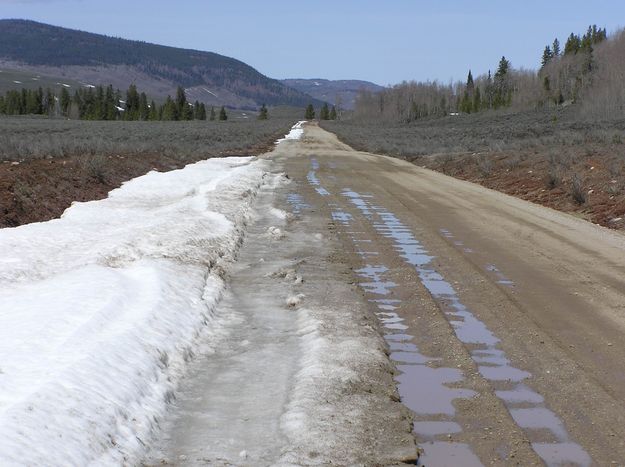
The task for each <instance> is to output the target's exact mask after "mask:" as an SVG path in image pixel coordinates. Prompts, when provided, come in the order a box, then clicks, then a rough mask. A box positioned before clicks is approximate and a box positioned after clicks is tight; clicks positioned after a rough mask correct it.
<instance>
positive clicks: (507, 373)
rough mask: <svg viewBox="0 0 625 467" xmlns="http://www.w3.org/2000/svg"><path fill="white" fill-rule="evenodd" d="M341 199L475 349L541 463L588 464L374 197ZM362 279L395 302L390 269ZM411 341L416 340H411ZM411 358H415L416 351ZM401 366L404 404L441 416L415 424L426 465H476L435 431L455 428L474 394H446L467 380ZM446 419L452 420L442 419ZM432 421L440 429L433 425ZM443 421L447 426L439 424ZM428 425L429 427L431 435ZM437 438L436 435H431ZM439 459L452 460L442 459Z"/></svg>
mask: <svg viewBox="0 0 625 467" xmlns="http://www.w3.org/2000/svg"><path fill="white" fill-rule="evenodd" d="M342 194H343V195H344V196H345V197H346V198H348V199H349V201H350V202H351V203H352V204H353V205H354V206H355V207H356V208H357V209H358V210H359V211H360V212H361V213H362V215H363V216H364V218H365V219H367V220H368V221H370V222H371V223H372V225H373V227H374V229H375V230H376V231H377V232H378V233H379V234H380V235H381V236H383V237H386V238H389V239H391V240H392V241H393V244H394V248H395V250H396V251H397V253H398V254H399V256H400V257H401V258H403V260H404V261H405V262H406V263H408V264H410V265H411V266H413V267H414V268H415V270H416V272H417V274H418V276H419V279H420V281H421V283H422V284H423V286H424V287H425V288H426V289H427V290H428V292H429V293H430V295H431V296H432V297H433V298H434V300H436V302H437V303H438V305H439V306H440V308H441V309H442V311H443V312H444V313H445V315H446V316H447V318H448V320H449V322H450V324H451V325H452V327H453V329H454V332H455V334H456V337H457V338H458V339H459V340H460V341H461V342H462V343H464V344H466V345H467V347H468V348H469V349H470V350H471V356H472V359H473V360H474V362H475V363H476V364H477V365H478V370H479V372H480V374H481V375H482V376H483V377H484V378H485V379H486V380H488V381H489V382H490V383H491V385H492V386H493V388H494V389H495V390H496V394H497V396H498V397H499V398H500V399H501V400H502V401H503V403H504V404H505V405H506V407H507V408H508V410H509V411H510V414H511V416H512V418H513V419H514V421H515V422H516V423H517V425H518V426H519V427H521V428H522V429H523V430H524V432H525V433H526V435H527V436H528V438H529V439H530V441H531V442H532V446H533V448H534V451H535V452H536V453H537V454H538V455H539V456H540V457H541V458H542V459H543V461H544V462H545V463H546V464H547V465H548V466H557V465H563V464H566V465H577V466H587V465H590V464H591V459H590V456H589V455H588V453H586V451H584V450H583V448H582V447H581V446H579V445H578V444H576V443H574V442H573V441H572V440H571V439H570V437H569V435H568V433H567V431H566V429H565V428H564V424H563V423H562V421H561V420H560V419H559V418H558V416H557V415H556V414H555V413H554V412H552V411H551V410H549V409H548V408H547V407H546V406H545V404H544V399H543V397H542V396H541V395H540V394H538V393H536V392H535V391H533V390H532V389H531V388H529V387H528V386H527V385H525V384H524V381H526V380H528V379H529V378H531V376H532V375H531V374H530V373H528V372H527V371H524V370H522V369H519V368H515V367H513V366H512V365H511V364H510V361H509V360H508V358H507V357H506V355H505V352H504V351H503V350H501V349H500V348H499V339H498V338H497V337H496V336H495V335H494V334H493V333H492V332H491V331H490V330H489V329H488V327H487V326H486V325H485V324H484V323H483V322H482V321H480V320H479V319H478V318H477V317H476V316H475V315H474V314H473V313H472V312H471V311H470V310H469V309H467V307H465V306H464V305H463V304H462V303H461V302H460V299H459V297H458V295H457V293H456V291H455V289H454V287H453V285H452V284H451V283H449V282H448V281H446V280H445V278H444V277H443V276H442V275H441V274H440V273H439V272H438V271H437V270H436V269H435V267H434V262H433V260H434V257H433V256H431V255H429V254H428V251H427V250H426V249H425V248H424V247H423V246H422V244H421V243H420V242H419V241H418V240H417V239H416V238H415V236H414V235H413V233H412V231H411V230H410V229H409V228H408V227H406V226H405V225H404V224H403V223H402V222H401V221H400V220H399V219H398V218H397V217H396V216H395V215H394V214H393V213H392V212H390V211H388V210H386V209H384V208H382V207H380V206H376V205H374V204H372V197H371V196H370V195H360V194H359V193H357V192H354V191H352V190H350V189H345V190H343V191H342ZM351 220H352V219H351V218H350V220H349V221H347V223H348V224H349V222H350V221H351ZM441 233H442V234H443V236H445V237H446V238H448V239H453V235H452V234H451V233H450V232H449V231H447V230H442V231H441ZM459 243H460V244H456V246H458V247H462V248H464V244H463V243H462V242H459ZM487 268H490V269H487V270H488V271H489V272H491V273H493V274H495V275H496V277H498V280H499V283H501V284H502V285H509V284H508V283H507V282H508V281H507V279H506V278H505V276H503V274H502V273H501V272H500V271H499V270H498V269H497V268H495V267H494V266H493V265H488V266H487ZM357 272H358V273H359V274H361V275H362V277H366V278H367V279H368V280H367V282H366V283H364V285H363V288H364V289H365V290H367V291H369V292H370V293H372V294H379V295H384V296H388V295H391V294H392V287H395V286H396V285H397V284H394V283H392V282H390V281H387V280H385V279H384V277H383V275H384V274H385V273H386V272H388V269H387V268H386V267H385V266H383V265H368V266H367V267H366V268H363V269H362V270H361V271H357ZM509 282H510V283H511V281H509ZM512 285H513V284H512ZM380 313H384V315H381V314H378V316H379V317H380V319H381V320H382V323H383V324H384V326H385V327H387V329H393V328H390V327H389V326H395V325H397V324H398V323H401V321H402V320H401V318H399V319H396V318H398V317H399V316H398V315H397V314H396V313H395V314H389V310H388V309H387V308H385V309H380ZM385 320H387V321H385ZM388 320H391V321H388ZM403 335H406V334H403ZM391 336H392V334H391ZM388 337H389V336H387V340H388V341H389V343H390V344H397V343H398V342H402V340H396V339H394V338H392V339H391V340H389V339H388ZM410 337H411V339H410V340H412V336H410ZM408 352H411V351H408ZM413 352H414V353H416V354H418V351H417V350H414V351H413ZM400 357H404V358H405V355H404V353H403V352H402V353H400ZM420 359H426V360H427V357H425V356H423V355H421V354H418V357H415V360H417V361H420ZM396 363H397V367H398V369H399V370H400V371H401V372H402V373H401V375H400V376H399V377H398V378H397V380H398V385H399V386H398V387H399V392H400V395H401V397H402V401H403V402H404V403H405V404H406V405H407V406H408V407H409V408H411V409H412V410H413V411H414V412H415V413H416V414H417V415H418V416H419V417H420V416H422V415H424V414H429V415H435V416H436V417H437V418H436V420H419V421H418V422H417V423H418V424H417V423H415V432H416V433H417V434H419V435H420V436H421V437H423V438H425V439H427V437H428V436H430V437H431V440H432V441H433V442H432V443H429V444H426V445H425V446H424V447H425V452H426V457H425V458H424V461H425V459H427V462H430V463H431V464H432V465H446V464H444V462H447V463H448V464H449V465H454V464H450V456H452V457H453V456H456V455H457V456H463V457H456V462H458V464H457V465H473V464H471V461H469V460H468V459H472V458H475V456H474V455H473V453H472V452H471V450H470V449H469V447H468V446H466V445H463V444H462V443H448V442H437V441H436V436H439V435H440V434H451V433H450V432H446V433H439V432H438V431H437V430H438V429H440V430H445V429H446V428H454V429H456V428H457V426H456V425H453V423H454V422H453V414H454V407H453V400H454V399H457V398H467V397H471V396H472V395H474V393H473V392H472V391H469V390H465V389H457V388H450V387H449V385H451V384H456V383H459V382H461V381H462V379H463V377H462V373H461V372H460V371H459V370H457V369H453V368H436V367H434V365H433V360H430V361H427V362H426V363H425V364H419V363H417V364H411V365H407V364H404V362H402V361H401V360H396ZM441 416H445V417H447V419H441V418H440V417H441ZM432 422H436V423H435V424H434V425H428V423H432ZM440 422H445V423H443V424H442V425H441V424H440ZM428 426H430V430H429V433H430V434H429V435H428ZM417 430H420V431H417ZM432 432H436V433H437V434H436V435H432V434H431V433H432ZM455 432H456V433H457V431H455ZM467 450H468V452H466V451H467ZM438 456H447V457H440V458H439V457H438ZM464 456H467V457H466V458H465V457H464ZM471 456H473V457H471ZM435 459H436V460H435ZM460 459H461V460H460ZM475 460H476V461H477V462H478V464H476V465H481V464H479V461H478V460H477V458H475Z"/></svg>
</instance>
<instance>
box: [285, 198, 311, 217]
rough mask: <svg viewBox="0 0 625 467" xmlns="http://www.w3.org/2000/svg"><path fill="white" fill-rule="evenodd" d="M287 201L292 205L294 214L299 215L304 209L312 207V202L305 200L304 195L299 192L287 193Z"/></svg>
mask: <svg viewBox="0 0 625 467" xmlns="http://www.w3.org/2000/svg"><path fill="white" fill-rule="evenodd" d="M286 201H287V203H289V204H290V205H291V209H293V214H296V215H299V214H301V213H302V211H303V210H304V209H310V208H311V206H310V204H308V203H306V202H305V201H304V197H303V196H302V195H300V194H299V193H289V194H288V195H286Z"/></svg>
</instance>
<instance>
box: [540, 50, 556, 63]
mask: <svg viewBox="0 0 625 467" xmlns="http://www.w3.org/2000/svg"><path fill="white" fill-rule="evenodd" d="M553 56H554V54H553V52H552V50H551V47H549V46H546V47H545V50H544V51H543V58H542V59H541V61H540V63H541V68H544V67H545V65H547V63H549V62H550V61H551V59H552V58H553Z"/></svg>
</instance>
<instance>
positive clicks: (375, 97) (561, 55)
mask: <svg viewBox="0 0 625 467" xmlns="http://www.w3.org/2000/svg"><path fill="white" fill-rule="evenodd" d="M624 56H625V34H623V33H622V32H621V33H619V34H617V35H615V36H614V37H611V38H610V39H608V35H607V31H606V30H605V29H601V28H598V27H597V26H596V25H593V26H589V27H588V29H587V31H586V33H584V34H582V35H578V34H571V35H570V36H569V37H568V38H567V40H566V42H565V45H564V49H562V48H561V46H560V42H559V40H558V39H557V38H556V39H555V40H554V41H553V42H552V43H551V44H549V45H547V46H546V47H545V49H544V50H543V53H542V57H541V66H540V69H539V70H537V71H534V70H524V69H515V68H513V66H512V63H511V62H510V61H509V60H508V59H507V58H506V57H505V56H504V57H502V58H501V60H500V61H499V64H498V66H497V68H496V71H495V73H494V74H493V73H492V72H491V71H490V70H489V71H488V73H485V74H483V75H480V76H477V77H474V75H473V73H472V71H471V70H469V73H468V76H467V80H466V82H457V83H452V84H448V85H444V84H440V83H438V82H436V81H434V82H403V83H401V84H398V85H396V86H393V87H391V88H388V89H386V90H384V91H382V92H381V93H371V92H361V93H360V94H359V96H358V98H357V101H356V107H355V111H354V116H355V117H356V118H364V119H380V120H388V121H398V122H411V121H414V120H418V119H422V118H427V117H436V116H445V115H450V114H456V113H465V114H471V113H476V112H482V111H485V110H490V109H500V108H514V109H519V110H520V109H531V108H544V107H554V106H560V105H567V104H572V103H581V104H582V105H580V106H578V108H579V110H580V112H583V113H587V114H588V113H593V112H598V111H599V112H601V113H603V115H604V116H606V117H609V116H616V115H622V112H623V110H625V60H624V59H623V57H624ZM598 101H601V103H602V105H598Z"/></svg>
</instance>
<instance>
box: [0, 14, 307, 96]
mask: <svg viewBox="0 0 625 467" xmlns="http://www.w3.org/2000/svg"><path fill="white" fill-rule="evenodd" d="M207 47H210V44H207ZM2 64H4V66H5V67H6V68H10V69H23V70H29V71H40V72H42V74H51V75H56V76H67V77H68V78H72V79H75V80H77V81H83V82H86V83H89V84H92V85H96V84H102V85H108V84H112V85H113V86H114V87H116V88H120V89H126V88H127V87H128V86H129V85H130V84H133V83H134V84H137V85H138V86H140V87H141V88H143V89H145V90H146V92H147V93H148V95H150V96H154V97H156V98H158V97H165V96H166V95H167V94H173V93H174V92H175V90H176V87H177V86H183V87H184V88H186V89H187V90H188V91H189V92H190V93H191V94H192V98H193V99H194V100H195V99H197V100H199V101H200V102H205V103H206V104H210V105H229V106H232V107H250V108H256V107H258V106H260V105H261V104H262V103H266V104H268V105H277V104H284V105H296V106H302V107H303V106H305V105H306V104H308V103H309V102H311V101H312V102H315V103H317V104H318V102H316V101H315V100H314V99H311V98H310V97H309V96H307V95H305V94H303V93H301V92H299V91H297V90H294V89H291V88H289V87H287V86H285V85H284V84H282V83H281V82H279V81H277V80H274V79H271V78H268V77H266V76H264V75H262V74H261V73H259V72H258V71H257V70H255V69H254V68H252V67H250V66H249V65H246V64H245V63H243V62H241V61H239V60H235V59H233V58H229V57H225V56H222V55H219V54H216V53H212V52H203V51H199V50H188V49H179V48H175V47H167V46H163V45H156V44H149V43H146V42H138V41H130V40H126V39H120V38H114V37H108V36H103V35H99V34H91V33H87V32H82V31H76V30H72V29H66V28H60V27H56V26H50V25H47V24H41V23H37V22H34V21H25V20H0V65H2Z"/></svg>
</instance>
